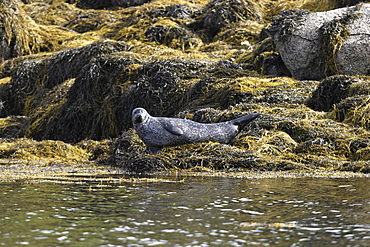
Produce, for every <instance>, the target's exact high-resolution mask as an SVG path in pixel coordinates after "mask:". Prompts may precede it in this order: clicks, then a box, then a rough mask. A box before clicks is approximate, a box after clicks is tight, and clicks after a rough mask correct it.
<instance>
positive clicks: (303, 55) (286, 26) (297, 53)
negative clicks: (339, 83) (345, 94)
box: [268, 4, 370, 80]
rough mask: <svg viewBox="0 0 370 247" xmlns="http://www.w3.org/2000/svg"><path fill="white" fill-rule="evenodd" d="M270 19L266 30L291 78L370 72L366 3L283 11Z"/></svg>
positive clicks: (369, 13) (369, 11)
mask: <svg viewBox="0 0 370 247" xmlns="http://www.w3.org/2000/svg"><path fill="white" fill-rule="evenodd" d="M272 22H273V23H272V25H271V26H270V27H269V29H268V31H269V33H270V35H271V36H272V39H273V42H274V44H275V45H276V48H277V50H278V51H279V53H280V56H281V58H282V60H283V62H284V63H285V65H286V67H287V68H288V70H289V71H290V72H291V73H292V76H293V77H295V78H297V79H313V80H320V79H323V78H325V77H327V76H330V75H335V74H344V75H369V74H370V4H359V5H356V6H352V7H346V8H340V9H335V10H331V11H327V12H316V13H311V12H309V11H305V10H291V11H284V12H282V13H281V15H280V16H279V17H277V18H274V19H273V20H272Z"/></svg>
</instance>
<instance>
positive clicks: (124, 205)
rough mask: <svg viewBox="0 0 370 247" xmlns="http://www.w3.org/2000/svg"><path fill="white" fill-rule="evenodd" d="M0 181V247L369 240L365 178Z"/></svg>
mask: <svg viewBox="0 0 370 247" xmlns="http://www.w3.org/2000/svg"><path fill="white" fill-rule="evenodd" d="M62 182H63V181H57V182H56V181H52V182H47V181H44V182H29V181H28V182H27V181H19V182H3V183H0V197H1V199H0V212H1V213H0V245H6V246H27V245H28V246H254V245H255V246H328V245H335V246H370V199H369V195H370V191H369V190H370V189H369V181H368V179H366V178H351V179H348V178H347V179H325V178H299V179H297V178H296V179H294V178H274V179H228V178H185V179H184V178H181V179H180V178H166V179H164V180H158V181H155V180H153V181H152V180H145V179H143V180H142V179H138V180H136V181H134V182H132V181H131V182H129V181H126V180H123V179H113V180H106V179H101V180H99V179H98V180H94V179H93V180H88V179H85V180H75V181H74V182H73V183H70V182H69V183H65V182H66V181H64V183H62Z"/></svg>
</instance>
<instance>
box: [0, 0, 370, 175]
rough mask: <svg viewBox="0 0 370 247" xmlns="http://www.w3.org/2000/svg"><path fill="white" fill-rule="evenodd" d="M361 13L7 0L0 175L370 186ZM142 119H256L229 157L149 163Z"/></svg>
mask: <svg viewBox="0 0 370 247" xmlns="http://www.w3.org/2000/svg"><path fill="white" fill-rule="evenodd" d="M123 2H124V3H123ZM333 2H335V3H333ZM359 2H361V1H331V4H328V3H327V2H326V1H315V0H312V1H286V0H280V1H268V0H263V1H262V0H261V1H250V0H243V1H237V0H227V1H221V0H214V1H201V0H198V1H180V0H178V1H171V2H170V3H168V1H167V2H166V1H161V0H158V1H150V2H146V3H144V2H140V1H132V2H130V1H112V2H111V6H104V7H102V6H100V5H99V1H95V2H94V1H80V2H78V3H77V2H74V1H62V0H59V1H58V0H54V1H31V0H28V1H25V2H21V1H19V0H5V1H3V2H2V3H1V4H0V8H1V9H2V12H1V13H0V61H1V63H0V102H1V104H0V117H2V118H1V119H0V138H1V140H2V143H1V144H0V159H1V160H3V161H4V162H1V164H2V165H0V166H5V165H6V164H7V163H14V162H15V163H17V164H19V165H24V164H29V163H32V162H36V163H37V162H38V163H39V164H42V166H52V164H57V166H61V165H62V164H63V165H64V166H66V167H68V166H73V165H78V164H91V163H93V164H97V165H109V167H111V166H112V167H115V168H117V169H119V170H120V171H125V172H129V173H146V172H148V173H153V172H191V173H192V172H204V171H207V172H211V173H212V172H213V173H217V172H227V173H234V172H236V173H239V172H261V171H269V172H271V171H273V172H281V171H287V172H293V173H294V172H297V171H299V172H303V173H307V174H309V173H312V172H313V173H317V172H323V171H325V172H359V173H369V172H370V165H369V163H370V162H369V160H370V124H369V120H368V119H369V114H370V113H369V110H368V109H369V95H370V77H369V75H370V70H369V68H370V61H369V56H366V54H368V53H366V52H370V47H369V46H370V45H369V44H370V42H368V41H369V39H370V30H369V28H368V27H369V26H370V25H368V24H370V23H369V22H370V13H369V11H368V10H369V9H370V7H369V5H370V4H368V3H359ZM93 3H95V4H97V5H95V6H91V5H92V4H93ZM120 4H124V5H125V6H123V5H120ZM346 5H353V6H350V7H345V6H346ZM99 6H100V7H99ZM128 6H129V7H128ZM340 7H342V8H340ZM102 8H104V9H102ZM281 11H285V12H281ZM320 11H321V12H320ZM322 11H328V12H325V13H324V12H322ZM279 13H280V14H279ZM320 16H325V18H321V17H320ZM315 18H316V19H315ZM324 19H325V20H324ZM358 22H359V23H363V25H359V24H358ZM364 23H368V24H364ZM294 45H296V47H295V46H294ZM351 59H352V60H351ZM136 107H144V108H146V109H147V110H148V111H149V112H150V114H151V115H153V116H169V117H180V118H188V119H191V120H194V121H198V122H221V121H227V120H230V119H233V118H236V117H239V116H241V115H244V114H247V113H250V112H254V111H256V112H261V113H262V116H261V117H260V118H258V119H257V120H256V121H254V122H252V123H251V124H249V125H248V126H247V127H246V128H245V130H244V131H243V132H242V133H241V134H240V135H239V136H238V137H237V138H236V139H235V141H234V142H233V143H232V144H231V145H226V144H220V143H201V144H192V145H183V146H179V147H171V148H166V149H165V150H164V151H162V152H160V153H158V154H156V155H152V154H150V153H148V152H146V150H145V146H144V144H143V143H142V142H141V140H140V139H139V138H138V136H137V135H136V133H135V132H134V131H133V129H132V124H131V116H130V115H131V111H132V109H134V108H136ZM3 168H4V167H3ZM4 169H5V168H4ZM109 169H111V168H109ZM92 170H93V169H92ZM97 170H99V169H97ZM4 174H5V173H4ZM5 176H7V175H5Z"/></svg>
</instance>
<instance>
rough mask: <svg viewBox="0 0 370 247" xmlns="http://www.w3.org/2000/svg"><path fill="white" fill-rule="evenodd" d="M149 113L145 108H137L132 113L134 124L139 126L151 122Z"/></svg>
mask: <svg viewBox="0 0 370 247" xmlns="http://www.w3.org/2000/svg"><path fill="white" fill-rule="evenodd" d="M149 117H150V115H149V113H148V112H147V111H146V110H145V109H144V108H135V109H134V110H133V111H132V124H133V125H134V126H138V125H140V124H143V123H146V122H147V121H148V120H149Z"/></svg>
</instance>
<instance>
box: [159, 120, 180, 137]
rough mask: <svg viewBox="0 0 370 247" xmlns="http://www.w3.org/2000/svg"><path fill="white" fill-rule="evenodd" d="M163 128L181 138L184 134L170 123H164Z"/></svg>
mask: <svg viewBox="0 0 370 247" xmlns="http://www.w3.org/2000/svg"><path fill="white" fill-rule="evenodd" d="M163 127H164V128H165V129H166V130H167V131H168V132H170V133H171V134H174V135H177V136H181V135H182V134H184V131H182V129H180V128H179V127H177V126H175V125H173V124H172V123H170V122H164V123H163Z"/></svg>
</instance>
